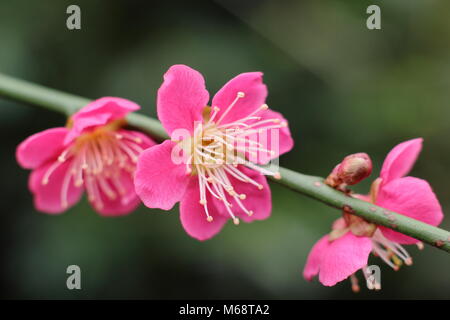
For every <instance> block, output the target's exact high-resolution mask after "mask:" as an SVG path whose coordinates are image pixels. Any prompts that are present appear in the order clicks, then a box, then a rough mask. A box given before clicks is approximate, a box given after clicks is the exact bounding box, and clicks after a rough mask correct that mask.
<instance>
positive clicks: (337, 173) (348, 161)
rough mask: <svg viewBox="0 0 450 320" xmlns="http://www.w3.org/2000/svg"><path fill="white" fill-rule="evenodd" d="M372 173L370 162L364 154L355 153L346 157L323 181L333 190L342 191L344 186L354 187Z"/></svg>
mask: <svg viewBox="0 0 450 320" xmlns="http://www.w3.org/2000/svg"><path fill="white" fill-rule="evenodd" d="M371 173H372V161H371V160H370V157H369V156H368V155H367V154H366V153H355V154H351V155H349V156H346V157H345V158H344V160H342V162H341V163H340V164H338V165H337V166H336V167H334V169H333V171H332V172H331V173H330V175H329V176H328V177H327V179H326V180H325V183H326V184H328V185H329V186H331V187H333V188H338V189H342V188H345V186H346V185H354V184H357V183H358V182H360V181H362V180H364V179H365V178H367V177H368V176H370V174H371Z"/></svg>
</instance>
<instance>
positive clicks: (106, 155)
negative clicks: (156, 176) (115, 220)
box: [42, 122, 143, 209]
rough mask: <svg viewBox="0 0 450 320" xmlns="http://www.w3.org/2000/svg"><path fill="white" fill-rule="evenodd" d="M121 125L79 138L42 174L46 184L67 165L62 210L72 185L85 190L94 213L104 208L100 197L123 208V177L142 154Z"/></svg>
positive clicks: (110, 125)
mask: <svg viewBox="0 0 450 320" xmlns="http://www.w3.org/2000/svg"><path fill="white" fill-rule="evenodd" d="M120 125H121V123H119V122H113V123H111V124H109V125H106V126H103V127H100V128H97V129H95V130H94V131H92V132H89V133H85V134H83V135H81V136H79V137H78V138H77V139H76V140H75V141H74V143H71V144H69V145H68V146H67V147H66V148H65V149H64V150H63V151H62V152H61V154H60V155H59V157H58V159H57V161H56V162H54V163H53V164H52V165H51V166H50V167H49V168H48V170H47V171H46V172H45V174H44V176H43V178H42V184H43V185H46V184H48V183H49V181H50V179H51V176H52V174H53V173H54V172H55V170H56V169H57V168H58V167H60V166H61V165H62V164H63V163H67V162H70V164H69V167H68V170H67V171H66V173H65V175H64V177H63V182H62V187H61V206H62V207H63V208H67V207H68V200H67V199H68V193H69V187H70V185H71V183H72V184H73V185H74V186H75V187H81V186H83V185H84V186H85V188H86V192H87V194H88V199H89V201H90V202H91V203H92V204H93V205H94V207H95V208H97V209H102V208H103V207H104V202H103V201H104V200H103V199H102V194H103V195H105V196H106V197H107V198H108V199H110V200H115V199H117V198H118V197H119V198H120V199H121V202H122V204H126V202H127V198H126V197H125V195H126V189H125V186H124V185H123V183H122V179H123V176H122V174H123V173H125V174H129V175H131V176H133V174H134V171H135V168H136V162H137V159H138V155H139V154H140V153H141V152H142V151H143V148H142V147H141V143H142V139H140V138H139V137H136V136H134V135H132V134H130V133H128V132H126V131H124V130H118V129H119V128H120Z"/></svg>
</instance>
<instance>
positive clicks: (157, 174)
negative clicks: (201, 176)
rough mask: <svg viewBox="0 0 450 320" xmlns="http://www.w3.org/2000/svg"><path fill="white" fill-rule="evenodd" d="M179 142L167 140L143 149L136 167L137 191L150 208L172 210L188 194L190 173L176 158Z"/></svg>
mask: <svg viewBox="0 0 450 320" xmlns="http://www.w3.org/2000/svg"><path fill="white" fill-rule="evenodd" d="M175 146H176V143H175V142H172V141H170V140H166V141H164V142H163V143H162V144H160V145H156V146H154V147H151V148H149V149H147V150H146V151H144V152H142V153H141V155H140V157H139V160H138V163H137V168H136V175H135V181H134V183H135V187H136V192H137V194H138V195H139V197H140V198H141V200H142V201H143V202H144V204H145V205H146V206H147V207H149V208H160V209H164V210H169V209H171V208H172V207H173V206H174V205H175V203H177V202H178V201H180V200H181V199H182V197H183V195H184V192H185V190H186V187H187V184H188V182H189V178H190V176H189V175H187V174H186V166H185V165H184V164H183V163H181V164H176V163H175V162H174V160H173V159H172V151H173V150H175V149H174V147H175Z"/></svg>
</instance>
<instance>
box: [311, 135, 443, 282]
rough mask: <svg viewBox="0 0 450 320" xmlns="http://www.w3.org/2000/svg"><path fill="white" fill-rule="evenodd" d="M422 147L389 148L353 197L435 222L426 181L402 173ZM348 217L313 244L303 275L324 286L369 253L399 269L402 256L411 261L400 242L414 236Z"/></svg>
mask: <svg viewBox="0 0 450 320" xmlns="http://www.w3.org/2000/svg"><path fill="white" fill-rule="evenodd" d="M421 149H422V139H421V138H419V139H413V140H409V141H406V142H403V143H401V144H399V145H397V146H396V147H395V148H393V149H392V150H391V151H390V152H389V154H388V156H387V157H386V159H385V161H384V163H383V167H382V169H381V173H380V177H379V178H378V179H376V180H375V181H374V183H373V184H372V189H371V193H370V195H369V196H363V195H359V196H358V197H359V198H361V199H364V200H366V201H370V202H372V203H374V204H376V205H378V206H380V207H383V208H385V209H387V210H391V211H394V212H397V213H400V214H403V215H405V216H408V217H411V218H414V219H417V220H420V221H423V222H425V223H428V224H430V225H433V226H437V225H438V224H439V223H440V222H441V221H442V219H443V213H442V209H441V206H440V204H439V201H438V200H437V198H436V196H435V194H434V192H433V190H432V189H431V187H430V185H429V184H428V182H427V181H425V180H422V179H419V178H415V177H405V175H407V174H408V172H409V171H410V170H411V168H412V167H413V165H414V163H415V161H416V159H417V157H418V155H419V153H420V151H421ZM387 213H388V211H387ZM351 220H352V221H350V220H349V219H342V218H341V219H338V220H337V221H336V222H335V223H334V225H333V231H332V232H331V233H330V234H329V235H326V236H324V237H322V238H321V239H320V240H319V241H318V242H317V243H316V244H315V245H314V247H313V248H312V250H311V252H310V254H309V256H308V259H307V263H306V266H305V269H304V272H303V275H304V277H305V278H306V279H307V280H311V279H312V278H313V277H314V276H316V275H318V276H319V281H320V282H321V283H322V284H323V285H325V286H333V285H335V284H336V283H338V282H340V281H342V280H344V279H346V278H348V277H349V276H351V275H353V274H354V273H355V272H356V271H358V270H360V269H363V271H364V269H365V267H366V266H367V261H368V258H369V254H370V253H371V252H373V253H374V254H375V255H377V256H378V257H380V258H381V259H383V260H384V262H386V263H387V264H388V265H389V266H391V267H392V268H394V269H398V267H399V266H400V264H401V261H402V260H403V262H404V263H405V264H411V263H412V259H411V258H410V256H409V255H408V253H407V252H406V250H405V249H404V248H403V247H402V246H401V244H415V243H418V242H419V241H418V240H416V239H413V238H411V237H409V236H406V235H403V234H401V233H398V232H396V231H394V230H391V229H389V228H386V227H383V226H379V227H378V228H377V229H374V228H373V227H374V225H370V224H368V223H367V222H364V221H362V220H361V219H359V218H358V217H355V219H351ZM361 230H362V232H361ZM336 235H337V236H336ZM364 274H365V275H366V272H364Z"/></svg>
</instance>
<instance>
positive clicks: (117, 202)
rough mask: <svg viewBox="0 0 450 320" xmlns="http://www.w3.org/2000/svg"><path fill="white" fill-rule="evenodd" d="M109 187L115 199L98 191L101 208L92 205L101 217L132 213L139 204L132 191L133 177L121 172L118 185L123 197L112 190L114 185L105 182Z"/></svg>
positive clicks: (108, 181)
mask: <svg viewBox="0 0 450 320" xmlns="http://www.w3.org/2000/svg"><path fill="white" fill-rule="evenodd" d="M107 183H108V184H109V186H110V187H111V188H112V189H113V190H114V192H115V197H111V196H108V195H107V194H105V192H103V191H100V196H101V201H102V204H103V206H102V207H101V208H100V207H98V205H96V203H92V206H93V207H94V209H95V210H96V211H97V212H98V213H100V214H101V215H103V216H109V217H113V216H121V215H126V214H129V213H131V212H132V211H134V209H136V208H137V206H138V205H139V203H140V200H139V197H138V196H137V194H136V192H135V191H134V182H133V177H132V176H131V174H130V173H128V172H126V171H125V170H122V172H121V176H120V179H119V183H120V186H121V189H122V190H123V195H120V190H117V188H114V183H112V182H111V181H110V179H108V180H107Z"/></svg>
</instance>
